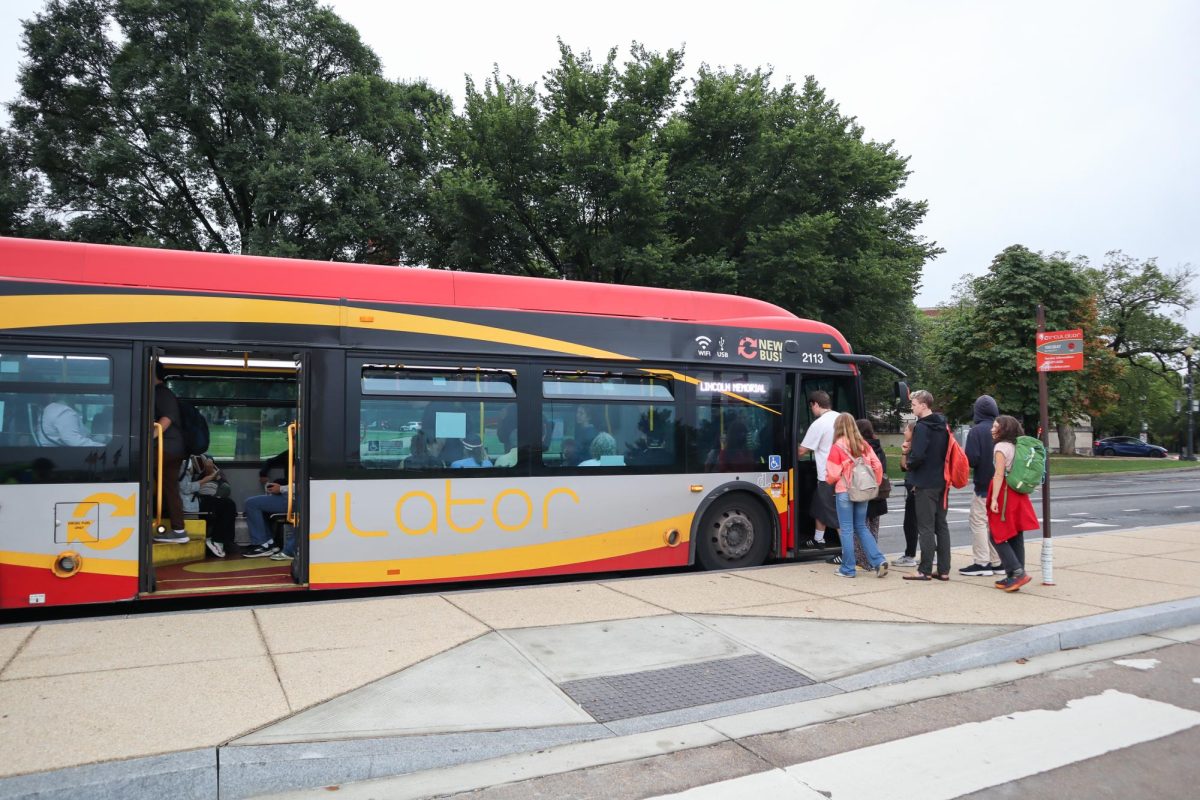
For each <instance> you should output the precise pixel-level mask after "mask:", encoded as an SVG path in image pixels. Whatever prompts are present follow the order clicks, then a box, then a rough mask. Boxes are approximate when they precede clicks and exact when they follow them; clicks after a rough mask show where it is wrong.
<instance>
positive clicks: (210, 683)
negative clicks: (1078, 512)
mask: <svg viewBox="0 0 1200 800" xmlns="http://www.w3.org/2000/svg"><path fill="white" fill-rule="evenodd" d="M1054 544H1055V549H1054V556H1055V559H1054V565H1055V569H1054V577H1055V580H1056V583H1057V585H1055V586H1042V585H1041V583H1040V579H1041V573H1040V566H1041V561H1040V558H1041V556H1040V544H1038V543H1035V542H1033V541H1032V540H1031V541H1030V543H1029V546H1028V547H1027V550H1028V552H1027V562H1028V564H1027V566H1028V568H1029V571H1030V572H1031V574H1032V575H1033V576H1034V582H1032V583H1030V584H1029V585H1027V586H1026V587H1025V588H1024V589H1022V590H1021V592H1019V593H1017V594H1005V593H1003V592H1000V591H997V590H996V589H994V588H992V582H993V579H989V578H959V576H958V575H957V574H955V576H954V578H955V579H954V580H952V581H950V582H949V583H941V582H931V583H920V582H911V581H902V580H900V575H901V574H904V573H905V572H909V571H907V570H894V571H893V573H892V574H891V575H889V576H888V577H887V578H885V579H883V580H879V579H877V578H875V576H874V575H873V574H867V573H864V572H861V571H860V573H859V577H858V578H856V579H854V580H846V579H844V578H838V577H836V576H834V574H833V570H834V568H833V567H831V566H829V565H826V564H824V563H821V562H816V563H814V562H805V563H796V564H782V565H774V566H768V567H763V568H759V569H755V570H745V571H740V572H730V573H688V574H681V575H672V576H667V577H644V578H639V577H636V576H633V577H629V578H623V579H619V580H607V581H602V582H590V583H589V582H575V583H571V584H560V585H549V586H535V587H528V588H516V589H490V590H479V591H470V592H455V591H446V592H443V593H441V594H427V595H412V596H404V597H393V598H382V599H372V600H356V601H337V602H333V601H328V600H326V601H323V602H322V601H320V600H319V599H316V600H314V601H310V602H306V603H297V604H295V605H287V606H271V607H263V608H257V609H245V610H241V609H238V610H220V611H209V612H196V613H177V614H170V615H155V616H150V615H141V616H136V617H122V618H110V619H104V620H85V621H78V622H56V623H46V624H42V625H35V624H28V625H24V624H23V625H10V626H0V665H2V667H0V753H3V754H4V758H3V760H0V798H8V797H22V796H28V795H30V794H32V793H34V792H41V794H39V795H38V796H39V797H55V796H60V795H61V796H63V797H67V796H80V794H82V793H85V790H86V794H87V795H88V796H96V797H99V796H113V797H165V796H171V797H206V798H215V797H217V793H218V784H219V787H220V797H221V798H223V799H225V798H240V797H251V796H258V795H264V794H269V793H272V792H283V791H288V790H297V789H308V788H319V787H323V786H326V785H330V784H346V783H348V782H353V781H362V780H367V779H372V778H381V777H384V776H390V775H399V774H403V773H416V772H420V771H424V770H435V769H438V768H444V767H449V766H453V765H456V764H469V763H474V762H480V761H484V760H486V759H495V758H498V757H501V756H505V755H507V754H516V753H529V752H533V751H539V750H545V749H546V748H554V747H558V746H562V745H570V744H571V743H577V742H588V741H591V742H607V743H608V746H610V747H612V748H613V752H614V753H620V752H625V751H623V750H622V749H621V748H622V746H623V745H622V743H626V744H630V743H636V742H638V741H641V740H640V739H639V735H640V734H646V733H648V732H655V731H658V732H660V733H662V732H665V731H667V730H670V731H672V732H674V731H683V732H684V733H682V734H680V735H681V736H682V737H683V738H685V739H686V738H687V736H688V735H689V734H688V733H687V731H690V730H691V729H692V728H695V727H697V726H695V725H693V724H692V723H697V722H700V721H705V720H713V719H715V718H730V717H733V718H736V717H737V715H739V714H747V713H753V712H759V711H762V710H765V709H774V708H778V707H785V706H786V707H788V708H789V714H792V716H795V715H794V713H793V712H791V711H790V709H792V708H794V707H796V706H795V704H797V703H801V704H803V703H806V702H811V701H816V700H819V699H821V698H834V699H836V698H839V697H843V698H850V697H851V696H853V695H854V694H855V693H856V692H861V691H864V690H872V689H875V688H877V687H887V686H889V685H892V684H897V683H899V682H902V681H912V680H913V679H919V678H922V677H925V676H929V675H935V674H942V673H948V672H957V671H961V670H965V669H972V668H975V667H981V666H986V665H988V664H998V663H1001V662H1010V661H1015V660H1016V659H1018V658H1031V657H1033V656H1039V655H1042V654H1047V653H1053V652H1055V651H1058V650H1060V649H1066V648H1069V647H1077V646H1080V645H1087V644H1090V643H1093V642H1099V641H1105V640H1111V639H1118V638H1122V637H1126V636H1132V635H1135V634H1141V633H1147V632H1151V631H1156V630H1162V629H1166V628H1173V627H1179V626H1183V625H1195V624H1200V568H1198V567H1197V565H1198V563H1200V525H1197V524H1194V523H1193V524H1187V525H1174V526H1166V527H1158V528H1144V529H1139V530H1133V531H1123V532H1121V533H1115V534H1092V535H1088V536H1074V537H1065V538H1061V539H1055V540H1054ZM967 563H969V555H968V554H967V553H966V552H964V551H962V550H961V549H960V550H958V551H956V552H955V567H956V568H957V567H959V566H965V565H966V564H967ZM1037 660H1038V659H1032V660H1031V661H1030V663H1029V664H1028V665H1027V666H1026V667H1025V668H1027V669H1028V670H1030V671H1033V670H1036V669H1037V668H1038V666H1037V664H1036V663H1035V662H1036V661H1037ZM1014 668H1015V667H1014ZM941 682H942V683H943V684H945V683H947V682H946V681H945V680H942V681H941ZM847 702H848V701H847ZM852 706H853V703H850V704H849V705H848V706H847V707H852ZM799 724H803V723H802V722H801V723H799ZM706 730H711V729H706ZM693 733H694V732H693ZM658 738H660V739H661V738H662V737H661V736H660V737H658ZM701 738H703V737H701ZM218 762H219V765H220V767H219V770H218V767H217V765H218ZM431 774H433V773H431ZM498 780H499V779H498ZM345 788H347V789H349V788H351V787H348V786H347V787H345ZM414 796H416V795H414Z"/></svg>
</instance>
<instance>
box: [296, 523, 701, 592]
mask: <svg viewBox="0 0 1200 800" xmlns="http://www.w3.org/2000/svg"><path fill="white" fill-rule="evenodd" d="M692 516H693V515H692V514H680V515H679V516H677V517H671V518H669V519H663V520H658V521H657V522H652V523H648V524H646V525H637V526H635V527H632V528H625V529H624V530H620V531H609V532H607V533H598V534H595V535H592V536H584V537H582V538H579V539H568V540H565V541H559V542H546V543H544V544H534V545H527V546H525V547H512V548H509V549H506V550H486V551H484V552H481V553H459V554H455V555H447V556H430V557H426V558H398V559H389V560H386V561H355V562H348V563H340V564H338V563H317V562H313V563H312V564H310V566H309V568H308V571H309V582H310V583H313V584H321V583H380V582H396V581H429V580H441V579H446V578H464V577H470V576H474V575H479V576H485V575H496V574H500V573H506V572H524V571H526V570H536V569H549V568H552V567H561V566H565V565H568V564H580V563H586V562H589V561H600V560H603V559H608V558H619V557H621V556H629V555H633V554H635V553H644V552H647V551H650V550H658V549H660V548H664V547H666V546H667V543H666V534H667V532H668V531H671V530H677V531H679V544H678V545H676V547H686V546H687V543H688V541H690V539H691V530H692Z"/></svg>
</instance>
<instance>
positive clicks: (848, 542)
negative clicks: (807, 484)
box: [825, 413, 888, 578]
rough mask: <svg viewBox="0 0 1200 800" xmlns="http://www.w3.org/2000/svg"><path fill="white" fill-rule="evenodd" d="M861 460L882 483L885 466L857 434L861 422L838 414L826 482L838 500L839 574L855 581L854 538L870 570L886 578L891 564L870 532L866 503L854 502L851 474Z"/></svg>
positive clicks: (851, 416) (848, 415)
mask: <svg viewBox="0 0 1200 800" xmlns="http://www.w3.org/2000/svg"><path fill="white" fill-rule="evenodd" d="M859 461H863V462H865V463H866V464H867V465H868V466H870V468H871V470H872V471H873V472H874V473H875V482H876V484H878V483H879V482H881V481H882V480H883V465H882V464H880V463H879V459H878V458H877V457H876V455H875V453H874V451H872V450H871V447H870V446H869V445H868V444H867V443H866V442H865V441H864V440H863V438H862V435H861V434H860V433H859V432H858V423H857V422H855V420H854V416H853V415H851V414H844V413H843V414H838V417H837V420H836V421H835V422H834V425H833V447H832V448H831V449H830V451H829V461H828V463H827V465H826V477H825V480H827V481H829V482H830V483H832V484H833V491H834V495H835V497H836V498H837V514H838V523H839V524H838V533H839V534H841V540H842V565H841V566H840V567H838V572H837V574H838V575H841V576H842V577H843V578H853V577H854V575H855V569H854V537H855V536H857V537H858V541H859V544H861V545H862V549H863V551H864V552H866V554H867V558H868V559H869V560H870V562H871V569H873V570H875V574H876V575H878V576H879V577H880V578H882V577H883V576H884V575H887V572H888V562H887V559H885V558H884V557H883V553H881V552H879V545H878V544H876V543H875V539H874V537H872V536H871V531H870V529H869V528H868V527H867V503H868V501H866V500H864V501H862V502H859V503H854V502H851V500H850V495H849V493H848V492H849V489H850V473H851V472H852V471H853V470H854V465H855V464H856V463H858V462H859Z"/></svg>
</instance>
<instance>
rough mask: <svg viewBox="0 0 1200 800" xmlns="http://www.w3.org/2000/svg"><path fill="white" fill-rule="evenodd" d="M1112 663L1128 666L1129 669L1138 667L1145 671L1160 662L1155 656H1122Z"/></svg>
mask: <svg viewBox="0 0 1200 800" xmlns="http://www.w3.org/2000/svg"><path fill="white" fill-rule="evenodd" d="M1113 663H1114V664H1116V665H1117V666H1118V667H1129V668H1130V669H1140V670H1142V671H1145V670H1151V669H1154V668H1155V667H1157V666H1158V665H1159V664H1161V663H1162V662H1161V661H1159V660H1158V659H1157V658H1122V659H1119V660H1117V661H1114V662H1113Z"/></svg>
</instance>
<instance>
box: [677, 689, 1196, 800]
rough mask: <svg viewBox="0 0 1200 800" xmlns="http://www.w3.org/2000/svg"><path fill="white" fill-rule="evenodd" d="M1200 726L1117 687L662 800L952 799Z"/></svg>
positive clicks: (1191, 714) (1191, 715)
mask: <svg viewBox="0 0 1200 800" xmlns="http://www.w3.org/2000/svg"><path fill="white" fill-rule="evenodd" d="M1197 725H1200V713H1198V712H1195V711H1191V710H1189V709H1184V708H1179V707H1178V706H1173V705H1171V704H1169V703H1162V702H1159V701H1157V700H1147V699H1145V698H1142V697H1137V696H1135V695H1131V694H1126V693H1124V692H1118V691H1116V690H1114V689H1109V690H1108V691H1105V692H1104V693H1103V694H1099V695H1092V696H1089V697H1083V698H1079V699H1077V700H1071V701H1069V702H1068V703H1067V707H1066V708H1065V709H1062V710H1059V711H1049V710H1045V709H1038V710H1036V711H1022V712H1017V713H1014V714H1010V715H1008V716H1004V717H996V718H994V719H990V720H987V721H986V722H971V723H966V724H963V725H955V726H954V727H951V728H945V729H943V730H939V731H932V732H930V733H924V734H921V735H919V736H910V737H908V738H905V739H898V740H896V741H892V742H885V743H884V744H878V745H873V746H871V747H863V748H860V749H858V750H851V751H849V752H846V753H840V754H838V755H835V756H829V757H827V758H821V759H817V760H816V761H809V762H806V763H803V764H796V765H794V766H791V767H787V768H786V769H785V770H778V769H777V770H770V771H768V772H760V773H756V774H754V775H748V776H746V777H744V778H734V779H732V780H728V781H721V782H719V783H713V784H709V785H707V786H701V787H697V788H695V789H689V790H688V791H686V792H680V793H677V794H670V795H661V796H659V797H658V798H655V799H654V800H667V798H670V800H735V798H737V799H739V800H740V798H744V797H772V798H783V799H784V800H817V798H829V797H833V798H836V800H873V798H878V797H881V796H887V797H888V798H890V800H910V798H911V800H951V799H952V798H956V797H961V796H963V795H965V794H970V793H971V792H977V791H979V790H981V789H986V788H988V787H990V786H998V785H1000V784H1003V783H1008V782H1009V781H1014V780H1019V779H1021V778H1025V777H1028V776H1030V775H1036V774H1038V773H1039V772H1047V771H1049V770H1052V769H1058V768H1059V767H1063V766H1066V765H1068V764H1074V763H1075V762H1077V761H1083V760H1086V759H1089V758H1095V757H1096V756H1100V755H1103V754H1105V753H1108V752H1111V751H1113V750H1120V749H1122V748H1125V747H1132V746H1133V745H1136V744H1140V743H1142V742H1148V741H1152V740H1154V739H1160V738H1162V737H1164V736H1169V735H1171V734H1173V733H1177V732H1179V731H1182V730H1187V729H1188V728H1192V727H1195V726H1197ZM930 753H954V754H955V757H954V758H953V759H951V760H947V761H946V762H944V763H942V764H939V765H938V767H937V768H934V769H914V768H913V765H914V764H921V763H926V761H927V760H928V756H929V754H930Z"/></svg>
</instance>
